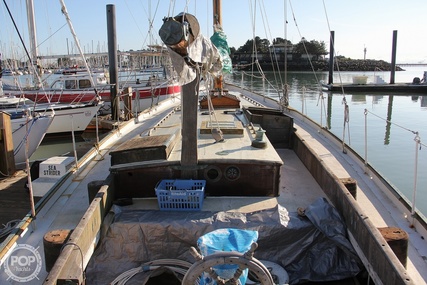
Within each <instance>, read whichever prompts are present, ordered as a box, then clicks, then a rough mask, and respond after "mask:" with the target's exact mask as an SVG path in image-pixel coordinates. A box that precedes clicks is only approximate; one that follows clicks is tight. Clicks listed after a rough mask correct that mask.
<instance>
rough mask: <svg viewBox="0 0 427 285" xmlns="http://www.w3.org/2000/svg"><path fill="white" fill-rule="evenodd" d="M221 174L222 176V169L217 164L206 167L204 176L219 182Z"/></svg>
mask: <svg viewBox="0 0 427 285" xmlns="http://www.w3.org/2000/svg"><path fill="white" fill-rule="evenodd" d="M221 176H222V172H221V169H219V168H218V167H216V166H210V167H208V168H206V169H205V172H204V177H205V179H206V180H207V181H211V182H217V181H219V180H220V179H221Z"/></svg>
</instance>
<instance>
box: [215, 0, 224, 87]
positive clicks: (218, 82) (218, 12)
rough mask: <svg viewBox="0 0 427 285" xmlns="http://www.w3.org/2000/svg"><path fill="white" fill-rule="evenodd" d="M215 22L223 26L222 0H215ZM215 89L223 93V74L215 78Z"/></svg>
mask: <svg viewBox="0 0 427 285" xmlns="http://www.w3.org/2000/svg"><path fill="white" fill-rule="evenodd" d="M213 23H214V26H215V25H218V26H220V27H222V5H221V0H213ZM214 90H216V91H218V93H219V95H222V90H223V78H222V75H218V77H215V78H214Z"/></svg>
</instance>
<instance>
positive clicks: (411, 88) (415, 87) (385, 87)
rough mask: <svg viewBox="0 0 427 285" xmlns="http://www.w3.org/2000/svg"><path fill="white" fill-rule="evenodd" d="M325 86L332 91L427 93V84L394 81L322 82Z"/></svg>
mask: <svg viewBox="0 0 427 285" xmlns="http://www.w3.org/2000/svg"><path fill="white" fill-rule="evenodd" d="M322 86H323V88H324V89H326V90H327V91H332V92H342V91H343V90H344V92H392V93H405V95H407V93H417V94H427V84H413V83H394V84H389V83H385V84H375V83H368V84H351V83H348V84H322Z"/></svg>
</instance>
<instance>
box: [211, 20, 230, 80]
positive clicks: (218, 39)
mask: <svg viewBox="0 0 427 285" xmlns="http://www.w3.org/2000/svg"><path fill="white" fill-rule="evenodd" d="M214 29H215V32H214V34H213V35H212V36H211V41H212V43H213V44H214V45H215V46H216V48H217V49H218V52H219V54H220V55H221V61H222V72H223V73H224V74H225V73H231V71H232V63H231V58H230V48H229V46H228V43H227V35H226V34H225V33H224V31H223V30H222V28H221V26H219V25H215V26H214Z"/></svg>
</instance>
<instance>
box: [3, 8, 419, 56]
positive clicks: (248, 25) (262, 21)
mask: <svg viewBox="0 0 427 285" xmlns="http://www.w3.org/2000/svg"><path fill="white" fill-rule="evenodd" d="M25 2H26V1H25V0H6V3H7V5H8V7H9V9H10V11H11V13H12V15H13V18H14V20H15V23H16V25H17V27H18V29H19V31H20V33H21V36H22V38H23V40H24V42H25V45H26V46H27V49H29V36H28V27H27V18H26V10H25V5H26V4H25ZM64 2H65V5H66V8H67V10H68V13H69V17H70V18H71V22H72V25H73V26H74V29H75V32H76V34H77V37H78V40H79V42H80V44H81V46H82V49H83V50H84V52H85V53H91V52H98V51H100V52H107V47H108V36H107V16H106V15H107V14H106V7H107V5H109V4H112V5H114V7H115V11H116V35H117V44H118V49H119V50H121V51H127V50H141V49H144V48H146V47H147V45H149V44H156V43H157V44H160V43H161V40H160V38H159V36H158V31H159V29H160V27H161V25H162V23H163V21H162V19H163V18H164V17H168V16H175V15H177V14H179V13H180V12H182V11H186V12H187V13H190V14H193V15H195V16H196V17H197V19H198V20H199V24H200V28H201V32H202V34H203V35H204V36H206V37H210V36H211V35H212V33H213V31H212V16H211V15H212V0H109V1H105V0H68V1H67V0H64ZM34 10H35V18H36V28H37V41H38V46H39V54H40V55H42V56H43V55H61V54H68V53H78V51H77V49H76V48H75V45H74V42H75V41H74V38H73V36H72V34H71V32H70V29H69V27H68V25H67V23H66V20H65V17H64V15H63V14H62V13H61V3H60V0H34ZM426 10H427V1H426V0H412V1H402V0H387V1H386V0H374V1H372V0H346V1H343V0H293V1H290V0H287V1H286V0H264V1H263V0H223V1H222V14H223V29H224V32H225V33H226V35H227V40H228V44H229V46H230V47H235V48H239V47H240V46H242V45H244V44H245V43H246V41H247V40H250V39H253V38H254V36H259V37H260V38H262V39H268V40H269V41H270V42H272V40H273V39H274V38H276V37H281V38H287V39H288V40H290V41H291V42H292V43H294V44H296V43H298V42H299V41H300V40H301V39H302V38H303V37H304V38H305V39H307V40H309V41H310V40H316V41H323V42H325V44H326V47H327V50H328V51H329V47H330V40H329V35H330V31H334V33H335V53H336V55H340V56H345V57H349V58H352V59H364V58H366V59H376V60H385V61H387V62H391V58H392V43H393V31H394V30H396V31H397V55H396V61H397V63H425V64H427V48H426V47H427V32H426V31H425V29H427V17H426V16H425V11H426ZM0 17H1V19H2V24H1V27H0V52H1V53H2V54H3V58H6V57H8V56H9V57H14V58H23V57H24V56H25V53H24V48H23V45H22V44H21V42H20V40H19V37H18V35H17V32H16V31H15V28H14V26H13V24H12V21H11V19H10V16H9V14H8V12H7V9H6V6H5V4H4V3H3V1H2V2H1V3H0ZM150 19H152V22H153V25H152V29H151V35H152V36H151V37H150V36H149V34H150V26H149V22H150ZM286 21H287V24H286ZM365 50H366V53H365Z"/></svg>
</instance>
